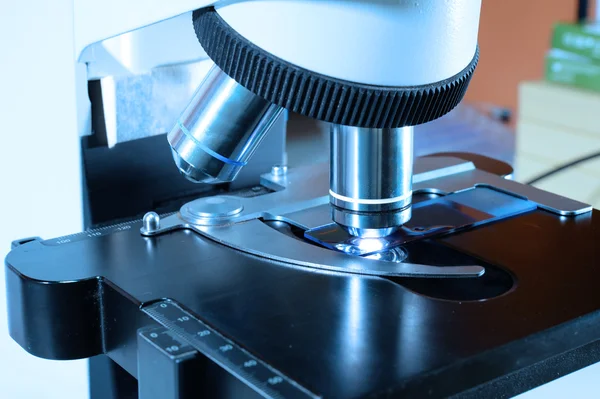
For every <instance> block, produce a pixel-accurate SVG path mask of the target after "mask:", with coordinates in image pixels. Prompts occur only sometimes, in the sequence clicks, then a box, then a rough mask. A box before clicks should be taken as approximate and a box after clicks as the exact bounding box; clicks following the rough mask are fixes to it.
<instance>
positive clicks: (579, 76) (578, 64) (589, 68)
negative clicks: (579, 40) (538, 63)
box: [545, 49, 600, 91]
mask: <svg viewBox="0 0 600 399" xmlns="http://www.w3.org/2000/svg"><path fill="white" fill-rule="evenodd" d="M545 78H546V81H548V82H554V83H562V84H568V85H570V86H574V87H580V88H583V89H589V90H595V91H600V63H595V62H593V61H592V60H591V59H590V58H587V57H582V56H581V55H577V54H573V53H569V52H567V51H564V50H560V49H552V50H550V51H549V52H548V53H547V54H546V63H545Z"/></svg>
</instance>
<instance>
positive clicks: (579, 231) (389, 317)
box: [6, 171, 600, 398]
mask: <svg viewBox="0 0 600 399" xmlns="http://www.w3.org/2000/svg"><path fill="white" fill-rule="evenodd" d="M461 173H470V172H468V171H466V172H461ZM459 174H460V173H459ZM457 176H458V175H457ZM465 176H466V175H463V178H464V177H465ZM454 177H455V176H454ZM289 178H290V179H292V177H291V176H290V177H289ZM452 178H453V176H449V177H448V176H447V177H445V178H443V179H441V180H443V181H444V182H446V183H445V184H449V183H448V180H451V179H452ZM467 180H468V179H467ZM429 183H430V182H429ZM429 183H427V184H429ZM423 184H425V183H423ZM509 184H514V185H517V186H519V185H518V184H517V183H513V182H510V183H509ZM473 186H474V185H473ZM283 191H285V190H283ZM283 191H282V192H283ZM275 194H277V192H275ZM268 195H270V194H268ZM532 197H535V195H529V196H528V198H529V200H531V199H532ZM302 200H303V201H307V200H308V199H307V198H303V199H302ZM555 200H556V199H555ZM252 201H258V198H256V199H252ZM252 201H247V202H245V204H246V205H245V206H246V210H247V211H248V213H247V214H246V215H250V214H251V212H250V211H252V208H251V207H252V206H254V205H253V202H252ZM523 201H525V200H523ZM242 202H243V201H242ZM549 203H556V202H552V200H550V202H549ZM279 205H281V206H283V205H285V206H287V207H284V208H285V212H284V211H282V209H283V208H279V211H278V212H272V213H266V212H264V211H260V213H261V215H262V217H261V218H259V219H256V218H250V216H248V219H247V220H245V221H242V222H240V223H234V224H233V225H232V223H231V222H229V223H228V224H227V225H224V226H202V227H196V228H191V227H190V226H189V224H188V225H186V223H189V222H186V223H183V224H182V221H181V220H179V222H178V223H180V224H182V225H184V227H185V228H176V227H174V226H175V222H173V220H174V219H170V220H171V224H169V223H170V222H169V219H168V218H164V219H163V222H164V223H163V224H162V228H163V229H164V231H161V232H157V233H156V234H154V235H150V236H142V235H140V232H139V229H140V228H141V227H142V223H141V222H135V223H130V224H124V225H117V226H114V227H110V228H106V229H104V230H98V231H92V232H87V233H82V234H80V235H75V236H70V237H63V238H60V239H55V240H47V241H40V240H36V241H33V242H28V243H25V244H22V245H19V246H17V247H16V248H15V249H14V250H13V251H12V252H11V253H10V254H9V256H8V257H7V260H6V265H7V268H6V270H7V289H8V298H9V303H8V311H9V319H10V333H11V335H12V336H13V338H14V339H15V340H16V341H17V342H19V344H21V345H22V346H23V347H24V348H26V349H27V350H28V351H29V352H31V353H33V354H35V355H37V356H41V357H44V358H50V359H76V358H86V357H91V356H95V355H98V354H102V353H105V354H107V355H108V356H109V357H110V358H111V359H113V360H114V361H115V362H117V363H118V364H119V365H121V366H122V367H123V368H124V369H126V370H127V371H129V372H130V373H131V374H132V375H134V376H136V377H137V378H138V381H139V391H140V393H142V392H147V393H148V396H147V397H167V398H168V397H173V398H174V397H176V396H174V395H172V396H169V394H168V392H171V391H170V390H169V389H171V388H172V387H175V386H176V387H179V388H181V387H185V394H187V396H186V395H183V396H177V397H197V396H199V395H201V394H203V393H204V394H206V393H210V394H211V395H213V396H218V397H236V398H239V397H253V396H252V395H256V396H258V395H257V393H256V392H260V393H261V394H264V395H266V396H270V397H319V396H322V397H335V398H357V397H396V396H403V397H404V396H408V397H426V396H427V397H442V396H451V395H461V396H464V397H482V396H486V395H492V394H493V395H494V396H501V397H506V396H511V395H515V394H517V393H520V392H523V391H525V390H528V389H531V388H533V387H535V386H538V385H541V384H543V383H545V382H548V381H550V380H552V379H555V378H558V377H560V376H562V375H565V374H567V373H570V372H572V371H574V370H577V369H579V368H582V367H585V366H587V365H589V364H592V363H594V362H597V361H600V312H599V311H600V291H599V290H598V289H597V285H598V283H597V282H598V281H600V262H599V259H600V257H599V255H600V246H599V245H598V243H599V242H600V212H599V211H597V210H593V211H591V212H584V213H581V214H579V215H574V216H561V215H559V214H556V213H553V212H550V211H548V210H547V209H542V207H541V206H539V204H538V206H537V207H534V208H528V209H526V210H524V211H523V212H522V213H519V214H518V215H516V216H515V215H513V216H512V217H507V218H503V219H502V220H496V221H494V222H493V223H487V224H484V225H481V226H478V227H474V228H469V229H465V230H460V231H457V232H454V233H452V234H444V235H440V236H432V237H425V238H422V239H418V240H414V241H412V242H409V243H406V244H404V245H402V246H401V249H402V254H404V255H405V256H406V259H404V263H406V262H408V263H409V264H411V263H412V264H414V265H417V266H418V265H426V266H427V265H429V266H430V267H437V268H441V269H444V268H450V270H452V268H453V267H456V266H460V265H470V266H477V267H480V268H483V269H484V270H485V273H483V275H480V276H477V275H474V276H473V275H468V273H467V276H462V277H461V275H460V273H457V275H454V276H452V275H450V276H445V278H434V277H436V276H435V275H434V274H435V273H431V274H428V273H427V272H425V273H424V274H418V273H416V274H415V275H411V274H410V273H408V274H403V273H402V272H401V269H395V268H397V267H399V266H398V265H399V264H400V265H401V264H402V263H395V262H385V261H378V260H374V259H364V258H361V257H359V256H353V255H348V254H344V253H341V252H336V251H332V250H329V249H326V248H322V247H320V246H317V245H315V244H311V243H309V242H308V241H303V240H302V234H299V237H296V238H294V237H291V235H293V234H294V233H293V230H294V229H299V227H298V225H300V224H303V225H304V226H305V227H306V228H312V227H316V226H319V225H320V224H319V223H321V222H320V221H321V220H322V219H320V216H319V217H317V216H316V215H322V210H320V208H321V207H322V206H323V205H325V204H322V203H320V202H319V201H313V202H312V203H311V204H310V206H307V207H306V208H305V210H310V209H313V210H315V211H314V212H305V213H303V211H302V209H300V208H298V207H297V206H291V205H290V203H288V204H287V205H286V204H279ZM544 206H546V207H547V204H545V205H544ZM249 208H250V209H249ZM276 214H277V215H276ZM275 215H276V216H278V217H277V218H271V216H275ZM282 215H284V216H282ZM180 216H181V215H179V216H178V215H173V216H171V218H174V217H175V218H176V217H180ZM240 217H241V218H243V217H245V216H244V214H241V215H240ZM431 217H432V218H434V217H435V218H436V219H437V217H436V216H435V215H434V214H432V215H431ZM311 221H312V222H311ZM430 222H431V223H432V224H433V223H434V221H433V220H432V221H430ZM423 223H424V222H423ZM311 224H312V226H311ZM235 225H238V226H245V227H244V229H241V228H240V229H239V230H236V228H234V227H232V226H235ZM286 225H287V226H288V227H289V226H291V227H289V229H288V230H289V231H292V233H291V234H290V235H286V234H283V233H282V230H284V229H285V228H286ZM300 230H302V229H300ZM252 232H255V233H254V234H253V233H252ZM277 236H281V237H285V239H282V242H284V243H286V248H267V249H264V248H263V247H260V248H259V244H255V243H254V242H255V241H267V244H268V246H270V247H276V246H277V245H276V244H277V243H276V242H275V241H274V239H272V238H271V237H277ZM244 240H246V242H249V244H248V247H249V249H247V250H244V249H239V248H238V246H239V245H241V244H240V243H241V242H243V241H244ZM261 248H262V249H261ZM295 248H304V251H303V253H302V254H298V253H297V252H298V251H297V250H295ZM259 249H260V251H264V252H263V255H262V256H261V255H259ZM267 251H268V253H267ZM286 251H287V252H286ZM301 252H302V251H301ZM324 254H331V255H324ZM296 256H297V257H299V258H300V257H301V256H304V257H305V259H308V260H306V263H304V264H303V263H301V262H300V261H296V258H295V257H296ZM312 256H314V257H315V258H316V257H318V256H322V259H323V266H324V267H316V266H318V265H315V264H314V259H312V258H311V257H312ZM284 257H287V258H286V259H287V261H283V260H282V259H283V258H284ZM339 259H343V262H342V263H339V262H338V260H339ZM385 264H389V267H390V268H391V269H392V271H393V270H396V271H397V272H391V273H388V274H385V273H382V274H379V275H378V274H377V273H374V272H372V271H373V270H375V269H377V270H379V269H380V268H381V267H382V266H381V265H385ZM328 265H329V266H328ZM365 265H367V266H365ZM372 265H376V266H372ZM334 266H337V267H334ZM344 267H347V272H343V268H344ZM363 268H364V269H363ZM361 270H366V271H365V272H361ZM415 270H418V268H417V269H415ZM424 270H425V271H427V270H429V269H427V268H425V269H424ZM441 275H443V273H442V274H441ZM437 277H439V276H437ZM163 305H164V306H163ZM167 371H168V372H167ZM158 372H162V374H160V375H161V377H158V376H157V374H156V373H158ZM169 387H170V388H169ZM250 387H251V388H252V389H251V388H250ZM142 397H143V398H145V397H146V396H142Z"/></svg>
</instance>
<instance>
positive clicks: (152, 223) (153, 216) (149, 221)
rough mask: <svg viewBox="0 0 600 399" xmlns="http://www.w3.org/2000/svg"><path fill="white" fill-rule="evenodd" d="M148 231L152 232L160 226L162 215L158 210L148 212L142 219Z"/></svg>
mask: <svg viewBox="0 0 600 399" xmlns="http://www.w3.org/2000/svg"><path fill="white" fill-rule="evenodd" d="M142 222H143V224H144V230H145V231H146V233H152V232H154V231H156V230H158V229H159V228H160V216H158V213H156V212H148V213H146V214H145V215H144V219H142Z"/></svg>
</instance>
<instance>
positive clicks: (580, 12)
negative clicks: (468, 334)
mask: <svg viewBox="0 0 600 399" xmlns="http://www.w3.org/2000/svg"><path fill="white" fill-rule="evenodd" d="M588 9H589V1H588V0H579V1H578V2H577V22H579V23H580V24H583V23H585V22H586V21H587V19H588Z"/></svg>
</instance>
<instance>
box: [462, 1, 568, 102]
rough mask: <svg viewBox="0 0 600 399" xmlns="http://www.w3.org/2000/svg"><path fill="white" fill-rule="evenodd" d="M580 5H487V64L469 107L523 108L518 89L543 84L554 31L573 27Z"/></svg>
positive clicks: (482, 33) (483, 30) (482, 32)
mask: <svg viewBox="0 0 600 399" xmlns="http://www.w3.org/2000/svg"><path fill="white" fill-rule="evenodd" d="M576 4H577V1H576V0H483V5H482V10H481V23H480V28H479V46H480V50H481V58H480V61H479V65H478V67H477V71H476V72H475V75H474V76H473V81H472V83H471V85H470V87H469V91H468V92H467V95H466V99H467V100H469V101H482V102H489V103H493V104H496V105H502V106H508V107H510V108H513V109H516V107H517V84H518V83H519V82H520V81H522V80H531V79H540V78H542V75H543V66H544V54H545V53H546V51H547V50H548V48H549V43H550V35H551V32H552V25H553V23H554V22H557V21H573V20H574V18H575V14H576Z"/></svg>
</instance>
